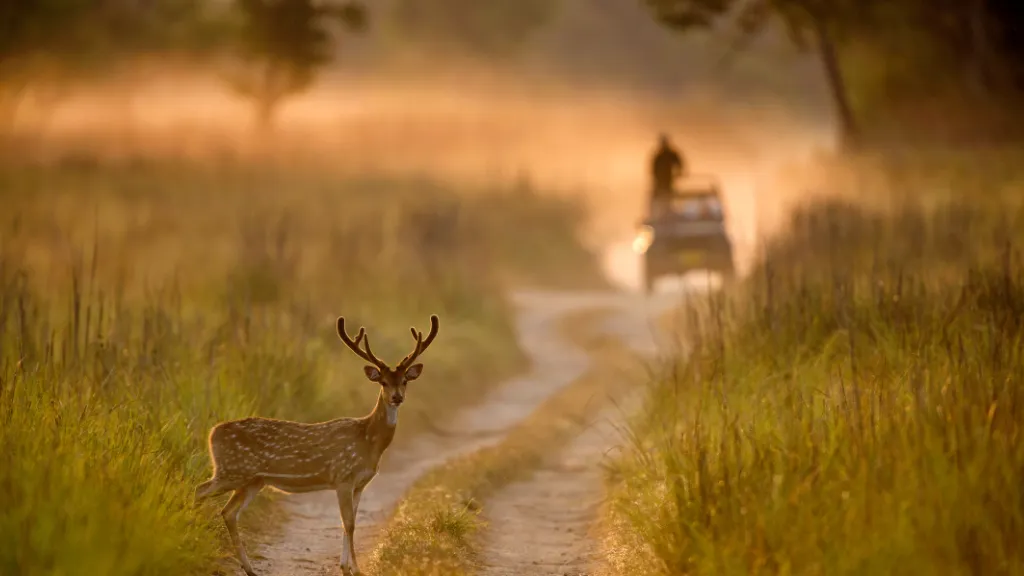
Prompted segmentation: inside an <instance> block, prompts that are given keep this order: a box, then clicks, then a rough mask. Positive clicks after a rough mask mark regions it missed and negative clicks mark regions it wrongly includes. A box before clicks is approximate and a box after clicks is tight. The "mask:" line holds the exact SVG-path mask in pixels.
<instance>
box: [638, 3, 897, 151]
mask: <svg viewBox="0 0 1024 576" xmlns="http://www.w3.org/2000/svg"><path fill="white" fill-rule="evenodd" d="M875 1H877V0H746V1H744V0H644V3H645V4H646V6H647V7H648V9H649V10H650V11H651V13H652V14H653V16H654V17H655V19H657V20H658V21H659V22H661V23H662V24H664V25H665V26H667V27H669V28H670V29H674V30H678V31H680V32H688V31H692V30H698V29H707V28H712V27H714V26H716V25H718V24H720V23H722V22H724V21H727V20H730V19H731V20H732V22H733V23H734V24H735V25H736V27H737V30H738V31H739V32H740V34H741V40H743V41H746V40H749V39H750V38H752V37H754V36H755V35H757V34H758V33H759V32H761V31H762V30H763V29H764V28H765V27H766V25H767V24H768V23H769V22H771V21H772V20H776V21H779V22H781V23H782V24H783V26H784V27H785V29H786V31H787V33H788V34H789V37H790V39H791V40H792V41H793V43H794V44H795V45H796V46H797V47H798V48H801V49H813V50H816V51H817V53H818V56H819V58H820V59H821V63H822V66H823V68H824V71H825V75H826V78H827V80H828V84H829V88H830V91H831V94H832V99H833V103H834V105H835V108H836V113H837V115H838V117H839V123H840V130H841V136H842V139H843V143H844V144H845V145H846V146H848V147H854V146H856V145H857V143H858V141H859V139H860V126H859V124H858V122H857V118H856V115H855V114H854V111H853V107H852V105H851V103H850V95H849V91H848V88H847V82H846V77H845V75H844V73H843V69H842V66H841V65H840V61H839V48H838V45H839V42H840V41H841V40H842V39H843V38H844V36H845V35H846V34H848V33H849V32H850V31H851V30H854V29H856V28H858V27H860V26H861V25H862V24H863V23H864V21H865V19H867V18H868V16H867V14H869V13H870V11H871V6H872V4H873V3H874V2H875ZM742 45H743V42H741V43H740V46H741V47H742Z"/></svg>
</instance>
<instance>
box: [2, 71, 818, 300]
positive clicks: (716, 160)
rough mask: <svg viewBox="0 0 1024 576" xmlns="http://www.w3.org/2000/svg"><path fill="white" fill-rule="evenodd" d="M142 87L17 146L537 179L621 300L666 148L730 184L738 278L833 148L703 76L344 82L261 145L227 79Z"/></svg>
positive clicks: (50, 118) (355, 171)
mask: <svg viewBox="0 0 1024 576" xmlns="http://www.w3.org/2000/svg"><path fill="white" fill-rule="evenodd" d="M689 58H690V59H691V60H692V59H694V58H697V57H695V56H692V55H691V56H690V57H689ZM663 60H664V58H663ZM762 64H763V63H762ZM768 64H769V66H768V67H769V69H771V67H770V64H771V63H770V62H769V63H768ZM804 64H805V65H804V67H803V68H801V69H800V70H799V71H797V72H792V74H793V82H794V83H799V82H806V81H807V79H806V76H807V74H808V72H807V66H806V63H804ZM662 66H664V64H662ZM705 68H706V67H705ZM812 69H813V66H812ZM655 72H656V71H655ZM786 74H787V72H786V69H785V68H784V67H782V65H780V68H779V69H778V70H775V71H773V78H774V80H775V81H776V82H782V83H785V82H786ZM677 75H678V74H677ZM146 76H147V80H146V81H145V82H133V83H131V84H124V83H122V84H111V85H108V86H106V87H93V88H91V89H90V90H79V91H77V92H76V93H75V94H74V95H73V97H70V98H66V99H64V100H62V101H61V102H60V103H59V104H58V105H56V106H54V107H51V108H50V109H49V110H48V111H47V113H46V114H44V115H38V116H33V115H32V114H31V113H29V112H26V113H24V114H23V115H22V118H21V119H20V127H21V129H22V130H21V131H22V132H23V133H24V134H26V135H27V137H29V138H31V139H35V140H36V141H38V142H45V143H47V144H46V145H41V146H39V149H40V150H44V151H48V152H51V153H54V154H56V152H54V151H55V150H58V149H59V148H60V146H54V145H53V143H55V142H60V143H64V144H66V145H74V144H77V145H78V146H82V145H84V146H86V147H87V148H88V150H90V151H91V153H95V154H105V155H109V156H112V157H117V156H127V157H131V156H134V155H138V154H146V153H154V154H166V155H172V156H176V157H187V158H192V159H216V160H232V161H234V160H242V159H245V158H246V157H249V156H253V155H262V157H263V158H265V159H268V160H273V161H277V162H282V163H290V164H297V165H309V166H317V167H319V168H320V169H324V168H327V169H331V170H335V171H340V172H343V173H345V174H348V175H353V176H359V175H375V176H380V175H389V176H418V177H426V178H431V179H437V180H443V181H448V182H456V183H462V184H486V185H488V186H492V187H493V186H494V185H495V183H497V184H498V185H509V186H511V185H513V184H515V183H517V182H522V181H523V180H527V181H528V182H529V183H530V186H531V187H532V188H533V189H535V190H537V191H539V192H543V193H553V194H566V195H572V196H576V197H579V198H582V199H583V200H584V201H585V202H586V205H587V207H588V209H589V216H590V221H589V222H587V223H586V227H585V228H586V240H587V242H588V243H590V244H591V245H592V247H594V248H595V249H596V250H599V251H600V252H601V253H602V254H604V264H605V269H606V270H607V272H608V274H609V276H610V278H611V279H612V280H613V281H615V282H616V283H617V284H619V285H621V286H622V287H624V288H636V287H637V286H638V285H639V274H638V270H639V268H638V266H639V261H638V258H637V257H636V255H635V254H633V253H632V251H631V250H630V241H631V240H632V235H633V232H634V229H635V225H636V223H637V221H638V220H639V219H640V218H641V217H642V214H643V211H644V199H645V197H646V191H647V186H648V180H647V162H648V157H649V154H650V153H651V151H652V149H653V146H654V144H655V142H656V137H657V134H658V133H660V132H667V133H669V134H671V135H672V137H673V139H674V141H675V143H676V145H677V146H678V147H679V148H680V149H681V151H682V153H683V154H684V156H685V157H686V159H687V161H688V164H689V166H690V169H691V171H692V172H695V173H700V174H710V175H714V176H715V177H717V178H718V179H719V180H720V182H721V184H722V186H723V190H724V194H725V203H726V211H727V216H728V219H729V220H728V226H729V231H730V234H731V236H732V239H733V243H734V245H735V247H736V255H737V265H738V267H739V269H740V271H741V272H742V271H743V270H744V269H745V268H746V266H748V264H749V262H750V261H751V259H752V257H753V255H754V254H755V250H756V246H757V244H758V240H759V239H760V238H762V237H764V236H766V235H768V234H771V233H772V232H773V231H774V230H775V229H776V227H777V226H778V224H779V222H780V221H781V220H782V218H784V217H785V214H786V212H787V210H788V207H789V206H791V205H792V203H793V202H796V201H800V200H801V199H803V198H804V195H805V194H807V193H808V192H807V191H806V190H803V189H802V188H801V186H802V185H801V183H800V182H798V181H795V180H794V179H788V178H787V175H786V174H785V172H784V167H785V166H788V165H793V164H799V163H801V162H807V161H808V159H809V158H812V157H813V155H814V154H815V153H817V152H819V151H821V150H826V149H829V148H831V147H832V145H833V137H834V136H833V135H834V130H833V127H832V125H831V120H830V119H829V118H828V117H827V114H822V113H821V112H820V110H821V107H815V108H814V109H813V110H812V109H809V108H808V107H806V106H805V105H804V104H803V103H801V102H787V101H785V99H779V98H774V99H773V98H763V97H759V96H757V95H756V90H755V91H748V90H743V89H737V87H736V85H729V84H728V83H716V82H715V80H714V75H713V74H712V75H708V74H707V73H706V72H705V73H703V75H697V74H696V73H695V74H694V77H693V78H691V79H690V81H689V82H685V81H681V82H680V83H677V85H674V86H672V87H671V88H665V87H660V88H659V89H649V87H644V86H640V87H638V86H636V85H631V84H630V83H628V82H623V81H621V80H619V81H616V80H615V79H614V78H611V79H605V80H603V81H601V82H592V81H591V82H576V81H575V80H574V79H573V78H572V77H567V76H566V75H565V74H563V73H562V72H561V71H557V70H556V71H552V70H550V69H549V70H544V71H524V70H523V69H500V68H498V67H496V66H488V65H479V66H476V67H470V66H466V65H465V64H464V63H460V69H459V70H457V71H453V70H452V69H451V67H449V68H447V69H445V70H444V73H441V72H440V71H437V72H435V71H432V70H423V69H420V70H416V71H415V72H411V71H410V70H401V71H397V72H396V71H394V70H392V71H386V70H378V71H355V72H353V71H348V72H344V73H342V72H334V73H332V74H330V75H328V76H327V77H326V78H324V79H323V81H321V82H320V83H319V85H318V87H317V89H315V90H314V91H313V92H311V93H309V94H306V95H303V96H302V97H299V98H296V99H294V100H292V101H289V102H288V103H287V104H286V105H285V106H284V107H283V109H282V110H281V112H280V115H279V116H278V118H277V120H278V129H277V130H276V131H275V133H274V135H273V137H272V138H270V139H267V138H257V137H254V134H253V133H252V132H251V130H252V127H251V125H250V120H251V116H252V114H251V110H250V109H249V108H248V107H247V106H245V103H244V102H240V101H239V100H238V99H237V98H235V97H234V96H233V95H232V94H231V93H230V92H228V91H227V90H225V88H224V86H223V85H222V84H221V83H220V82H218V81H217V80H216V78H212V79H211V77H209V76H203V75H199V74H193V75H188V74H182V73H179V74H176V75H174V76H172V75H171V74H163V75H161V74H159V73H152V72H151V73H149V74H147V75H146ZM682 77H683V78H684V80H685V74H684V75H682ZM741 88H742V86H741Z"/></svg>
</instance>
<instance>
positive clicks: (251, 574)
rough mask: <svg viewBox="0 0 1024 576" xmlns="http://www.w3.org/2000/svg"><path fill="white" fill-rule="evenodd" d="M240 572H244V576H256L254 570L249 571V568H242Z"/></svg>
mask: <svg viewBox="0 0 1024 576" xmlns="http://www.w3.org/2000/svg"><path fill="white" fill-rule="evenodd" d="M242 570H245V575H246V576H258V575H257V574H256V571H255V570H251V569H249V568H242Z"/></svg>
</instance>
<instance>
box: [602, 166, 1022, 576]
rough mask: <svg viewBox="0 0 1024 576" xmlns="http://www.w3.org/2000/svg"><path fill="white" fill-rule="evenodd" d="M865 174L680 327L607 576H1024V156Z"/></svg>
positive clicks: (637, 435)
mask: <svg viewBox="0 0 1024 576" xmlns="http://www.w3.org/2000/svg"><path fill="white" fill-rule="evenodd" d="M851 162H853V164H852V165H847V166H845V167H844V169H843V170H841V171H842V172H843V173H844V174H845V176H843V177H837V176H836V175H835V173H833V178H832V182H833V184H834V183H836V182H845V183H846V184H847V186H846V188H845V189H843V190H840V191H839V192H840V194H838V195H837V197H836V198H835V199H833V200H822V201H820V202H817V203H811V204H808V205H807V206H805V207H803V208H801V209H800V210H799V211H797V212H796V213H795V214H794V215H793V217H792V219H791V221H790V226H789V229H788V232H787V233H786V234H784V235H782V236H780V237H778V238H776V239H773V240H772V241H770V242H768V243H767V244H766V245H765V246H764V249H763V251H762V254H761V256H760V260H759V262H758V264H757V265H756V266H755V268H754V271H753V272H752V274H751V276H750V277H749V278H748V279H747V280H746V281H745V282H744V284H743V285H742V286H741V287H740V288H739V289H738V292H737V293H736V294H731V295H725V296H719V297H714V298H711V299H709V300H707V301H705V302H701V303H697V304H695V305H694V307H693V308H692V309H691V310H690V311H689V312H688V313H687V314H685V315H682V316H681V317H680V322H681V324H680V328H681V330H680V334H681V335H685V338H683V337H682V336H681V337H680V352H679V353H678V354H677V355H676V356H675V357H674V358H673V359H672V360H671V361H667V362H666V363H664V364H663V365H660V366H658V370H657V373H658V374H659V375H658V376H657V377H656V378H655V379H654V382H652V384H651V387H650V390H649V392H648V400H647V404H646V408H645V409H644V410H643V411H642V413H641V414H638V415H637V416H636V417H635V418H634V420H633V422H632V424H631V426H630V430H629V441H630V444H631V450H630V451H629V453H628V454H627V455H626V456H624V457H622V458H620V459H619V460H618V461H617V462H616V463H615V465H614V467H613V468H612V469H611V471H610V472H609V477H608V487H609V490H610V492H611V501H610V503H609V504H608V507H607V510H606V524H607V526H606V528H607V531H608V540H607V542H606V550H607V552H608V554H609V556H610V557H611V559H612V565H613V573H616V574H619V573H621V574H625V573H629V574H652V575H653V574H664V575H669V574H673V575H674V574H723V575H727V574H830V575H834V574H911V573H915V574H1016V573H1021V572H1022V571H1024V547H1022V546H1021V542H1022V537H1024V499H1022V498H1021V493H1020V486H1021V485H1022V482H1024V442H1022V429H1021V422H1024V403H1022V402H1024V398H1022V397H1021V388H1020V385H1021V383H1022V382H1024V274H1022V273H1024V267H1022V265H1024V260H1022V253H1021V246H1022V244H1021V242H1022V241H1024V210H1022V203H1021V192H1022V190H1024V188H1022V183H1024V180H1022V177H1024V174H1022V173H1021V172H1020V166H1021V163H1020V154H1019V152H1017V151H1008V152H991V153H972V154H963V153H957V154H932V155H925V154H918V155H909V156H906V157H902V158H893V157H890V158H888V159H884V160H881V159H878V158H874V159H871V158H863V159H860V160H855V161H851ZM869 176H870V177H869ZM843 198H846V199H847V200H843ZM684 347H685V349H686V351H687V352H688V354H684V353H683V349H684Z"/></svg>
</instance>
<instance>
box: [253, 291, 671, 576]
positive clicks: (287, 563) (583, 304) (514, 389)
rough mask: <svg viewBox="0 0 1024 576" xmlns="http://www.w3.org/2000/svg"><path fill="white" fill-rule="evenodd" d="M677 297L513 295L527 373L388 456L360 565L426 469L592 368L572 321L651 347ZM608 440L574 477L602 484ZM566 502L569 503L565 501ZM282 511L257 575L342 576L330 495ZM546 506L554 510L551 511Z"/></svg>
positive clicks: (367, 516)
mask: <svg viewBox="0 0 1024 576" xmlns="http://www.w3.org/2000/svg"><path fill="white" fill-rule="evenodd" d="M678 298H679V296H678V295H672V294H667V295H663V296H659V297H656V298H647V299H644V298H642V297H639V296H636V295H626V294H616V293H551V292H520V293H517V294H516V295H515V302H516V304H517V307H518V309H519V317H518V320H517V328H518V334H519V339H520V345H521V346H522V347H523V349H524V350H525V351H526V353H527V355H528V357H529V358H530V360H531V369H530V370H529V371H528V373H526V374H524V375H522V376H520V377H517V378H513V379H511V380H509V381H507V382H505V383H504V384H502V385H501V386H499V387H498V388H496V389H495V390H494V391H493V392H492V393H491V394H490V395H489V396H488V397H487V398H486V399H485V400H484V401H483V402H482V403H480V404H478V405H476V406H474V407H472V408H469V409H466V410H464V411H462V412H461V413H459V414H457V416H456V417H455V418H453V419H452V420H451V422H450V423H449V425H448V426H447V428H448V430H447V431H446V432H448V433H446V434H443V435H442V434H423V435H419V436H417V437H416V438H415V439H414V440H413V441H412V442H410V443H406V444H404V445H397V446H393V447H392V448H391V449H390V450H389V452H388V453H387V454H385V458H384V461H383V462H382V464H381V469H380V473H379V474H378V475H377V477H376V478H375V479H374V480H373V481H372V482H371V483H370V485H369V486H368V487H367V489H366V491H365V492H364V494H363V499H362V502H361V503H360V507H359V513H358V517H357V521H356V551H357V554H358V555H359V556H358V558H359V559H360V561H361V563H364V564H365V561H366V559H368V558H369V552H370V550H371V549H372V546H373V543H374V541H375V536H376V534H377V532H378V531H379V530H380V528H381V526H382V525H383V523H384V522H385V521H386V520H387V517H388V515H389V513H390V512H391V511H392V510H393V508H394V507H395V505H396V504H397V503H398V501H399V500H400V498H401V497H402V495H403V494H404V493H405V491H406V490H407V489H408V488H409V487H410V486H411V485H412V484H413V483H414V482H415V481H416V479H417V478H419V477H420V476H421V475H422V474H423V473H424V472H426V471H427V470H429V469H430V468H432V467H434V466H437V465H438V464H441V463H443V462H445V461H446V460H449V459H451V458H454V457H457V456H459V455H462V454H466V453H469V452H470V451H473V450H477V449H480V448H482V447H485V446H488V445H492V444H495V443H497V442H498V441H500V440H501V438H502V437H503V435H504V433H505V432H507V431H509V430H510V429H512V428H513V427H515V426H516V425H517V424H518V423H520V422H522V421H523V420H524V419H526V417H527V416H529V414H530V413H531V412H533V411H534V410H535V409H536V408H537V407H538V406H539V405H540V404H541V403H542V402H544V400H546V399H547V398H548V397H550V396H551V395H552V394H554V393H555V392H557V391H558V390H560V389H561V388H563V387H564V386H566V385H567V384H569V383H571V382H572V381H573V380H575V379H577V378H579V377H580V376H581V375H582V374H583V373H584V372H585V371H586V370H587V368H588V367H589V363H590V360H589V357H588V355H587V353H586V352H585V351H584V350H582V349H580V348H579V347H577V346H575V345H574V344H573V343H571V342H567V341H566V340H565V338H564V337H563V336H562V335H561V334H560V330H559V325H560V322H561V321H562V319H563V318H564V317H565V316H566V315H568V314H572V313H576V312H580V311H584V310H588V309H609V310H610V313H609V314H610V315H609V317H608V320H607V322H606V323H605V324H604V326H603V331H604V332H606V333H608V334H612V335H616V336H618V337H620V338H623V339H624V340H625V341H627V342H629V344H630V345H633V346H639V347H645V348H648V349H649V348H651V347H653V345H654V344H653V341H652V334H653V330H654V318H655V317H656V316H657V315H659V314H660V313H662V312H664V311H665V310H667V308H668V307H669V306H671V305H672V304H674V303H675V302H677V301H678ZM595 430H597V429H595ZM607 441H608V438H606V437H603V436H594V432H593V431H591V432H588V433H586V434H584V435H583V436H581V438H580V440H579V441H578V442H577V443H575V444H574V445H573V447H571V448H570V449H569V450H568V451H567V454H568V455H570V456H575V457H580V458H582V460H581V461H580V462H581V465H582V468H581V469H580V470H579V471H578V472H579V473H580V474H586V475H589V476H588V482H587V483H586V485H587V486H597V484H595V482H597V480H598V478H597V477H596V476H594V475H595V474H596V467H595V466H593V465H592V463H593V461H594V456H595V455H597V452H598V451H599V448H600V447H603V446H604V445H605V444H606V442H607ZM591 476H593V478H591ZM570 477H571V476H565V477H564V478H570ZM590 480H592V481H590ZM565 481H566V480H564V479H563V478H557V479H552V480H551V483H552V488H556V489H557V487H558V486H559V485H562V484H564V483H565ZM547 482H548V480H545V477H544V476H536V477H535V478H534V479H532V480H531V483H532V485H531V486H528V487H527V488H525V489H523V488H522V487H519V486H516V487H513V488H512V489H510V491H506V492H507V494H506V493H503V494H502V495H500V498H499V499H498V500H497V501H496V503H495V504H496V505H499V506H505V507H513V508H515V507H516V506H517V505H518V504H520V503H522V502H524V501H527V500H530V499H531V498H534V493H535V491H536V490H537V488H536V486H539V487H540V489H541V490H542V491H543V489H544V486H545V484H546V483H547ZM598 488H599V486H598ZM517 489H518V490H519V491H518V492H517V491H516V490H517ZM557 494H558V492H557V490H554V491H552V495H553V496H552V498H557ZM565 497H566V498H577V500H576V502H578V501H579V500H578V498H580V497H581V496H579V495H578V494H575V493H574V494H568V493H567V494H565ZM568 504H570V502H564V503H562V504H561V505H562V506H565V505H568ZM283 507H284V510H285V513H286V517H287V520H286V523H285V525H284V526H282V530H281V531H280V533H279V534H280V535H279V536H277V537H275V538H271V539H269V541H268V542H267V543H266V544H265V545H263V546H260V547H259V548H258V549H254V550H253V552H254V554H253V564H254V568H255V569H256V570H257V572H258V573H260V574H261V575H265V576H307V575H317V576H320V575H328V574H330V575H334V574H338V573H339V572H338V570H339V569H338V562H339V555H340V551H341V527H340V524H341V522H340V515H339V512H338V505H337V501H336V499H335V496H334V494H333V492H329V491H327V492H319V493H312V494H303V495H293V496H288V497H286V498H285V499H284V500H283ZM549 507H552V509H554V506H549ZM577 507H578V506H577ZM524 512H525V511H524ZM511 517H512V516H510V518H511ZM522 529H523V530H526V529H527V527H525V526H523V527H522ZM557 529H558V522H557V521H546V522H545V527H544V528H543V530H542V532H541V533H542V534H543V533H548V532H551V531H552V530H555V531H557ZM519 530H520V529H516V532H519ZM254 544H255V543H254ZM254 548H256V547H255V546H254ZM496 550H503V551H507V552H508V554H507V555H508V557H509V558H512V557H514V558H515V559H516V560H517V561H518V560H520V559H523V560H524V561H525V559H526V558H528V557H529V556H530V554H531V550H529V549H523V550H519V549H517V548H516V549H513V547H511V546H507V545H505V544H504V543H500V542H499V543H496ZM553 550H554V547H553V546H548V547H547V548H546V549H545V554H549V553H551V552H552V551H553ZM501 566H502V564H501V563H495V564H494V567H495V569H500V568H501ZM495 573H496V574H497V573H501V574H504V573H512V572H495ZM520 573H521V572H520ZM527 573H531V574H532V573H534V572H527Z"/></svg>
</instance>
